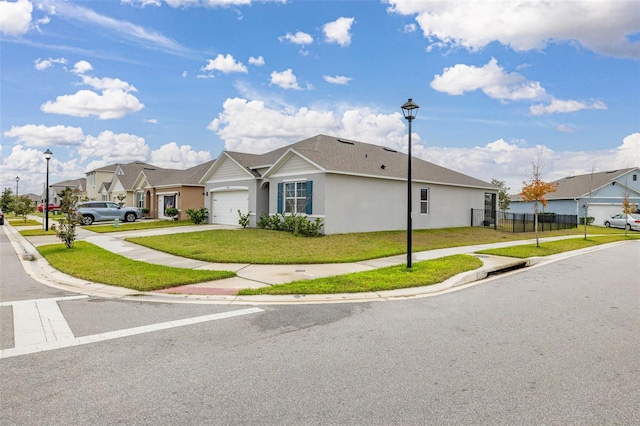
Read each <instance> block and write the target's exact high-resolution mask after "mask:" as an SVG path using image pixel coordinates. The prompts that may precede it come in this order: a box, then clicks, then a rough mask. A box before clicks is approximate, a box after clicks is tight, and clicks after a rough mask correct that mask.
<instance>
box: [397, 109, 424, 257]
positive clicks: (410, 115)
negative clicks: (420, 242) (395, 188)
mask: <svg viewBox="0 0 640 426" xmlns="http://www.w3.org/2000/svg"><path fill="white" fill-rule="evenodd" d="M400 108H402V113H403V114H404V118H406V119H407V121H408V122H409V155H408V156H407V158H408V163H407V268H411V122H412V121H413V119H414V118H416V115H418V108H420V107H419V106H418V105H416V104H415V103H414V102H413V100H412V99H411V98H409V100H408V101H407V102H405V103H404V105H402V106H401V107H400Z"/></svg>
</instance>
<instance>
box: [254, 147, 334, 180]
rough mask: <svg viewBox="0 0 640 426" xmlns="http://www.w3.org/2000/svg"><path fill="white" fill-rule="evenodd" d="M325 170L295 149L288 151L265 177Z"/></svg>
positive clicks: (296, 174) (299, 174)
mask: <svg viewBox="0 0 640 426" xmlns="http://www.w3.org/2000/svg"><path fill="white" fill-rule="evenodd" d="M322 172H325V170H324V169H323V168H322V167H320V166H318V165H317V164H314V163H313V162H312V161H310V160H308V159H307V158H305V157H304V156H302V155H300V154H299V153H297V152H296V151H294V150H289V151H287V152H286V153H285V154H284V155H283V156H282V157H280V159H279V160H278V161H276V162H275V164H274V165H273V166H271V167H270V168H269V169H268V170H267V171H266V172H265V173H264V177H265V178H275V177H287V176H301V175H307V174H310V173H322Z"/></svg>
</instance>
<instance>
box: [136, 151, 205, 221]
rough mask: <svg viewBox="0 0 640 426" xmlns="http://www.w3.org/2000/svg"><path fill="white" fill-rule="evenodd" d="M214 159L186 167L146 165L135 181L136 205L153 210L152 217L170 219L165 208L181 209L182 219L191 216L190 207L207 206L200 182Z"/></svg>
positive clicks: (179, 215)
mask: <svg viewBox="0 0 640 426" xmlns="http://www.w3.org/2000/svg"><path fill="white" fill-rule="evenodd" d="M212 164H213V161H208V162H206V163H203V164H199V165H197V166H195V167H191V168H189V169H185V170H176V169H162V168H159V167H158V168H155V167H145V168H143V169H142V170H140V172H139V173H138V176H137V178H136V180H135V182H134V183H133V187H132V190H133V192H134V199H135V204H134V205H135V206H137V207H140V208H146V209H149V217H150V218H153V219H168V218H169V217H168V216H166V214H165V211H166V209H168V208H170V207H173V208H176V209H178V211H179V214H178V219H188V216H187V214H186V211H187V210H188V209H194V210H199V209H201V208H203V207H204V198H205V197H204V184H202V183H200V180H201V179H202V177H203V175H204V174H205V173H206V172H207V170H209V168H210V167H211V165H212Z"/></svg>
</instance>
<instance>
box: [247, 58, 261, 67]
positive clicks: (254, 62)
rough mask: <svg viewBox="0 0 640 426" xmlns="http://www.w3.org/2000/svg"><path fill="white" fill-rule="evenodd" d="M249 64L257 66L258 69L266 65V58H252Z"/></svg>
mask: <svg viewBox="0 0 640 426" xmlns="http://www.w3.org/2000/svg"><path fill="white" fill-rule="evenodd" d="M249 64H251V65H255V66H256V67H261V66H263V65H264V58H263V57H262V56H258V57H257V58H254V57H253V56H251V57H250V58H249Z"/></svg>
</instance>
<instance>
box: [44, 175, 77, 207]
mask: <svg viewBox="0 0 640 426" xmlns="http://www.w3.org/2000/svg"><path fill="white" fill-rule="evenodd" d="M86 185H87V180H86V179H85V178H80V179H69V180H63V181H61V182H56V183H53V184H50V185H49V204H53V205H55V206H57V205H60V196H59V195H58V194H59V193H60V192H62V191H64V189H65V188H67V187H69V188H71V190H72V191H76V190H77V191H78V196H79V198H80V199H81V200H82V199H84V198H85V197H86V195H87V193H86ZM45 200H46V194H42V198H41V201H40V202H41V203H44V202H45Z"/></svg>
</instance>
